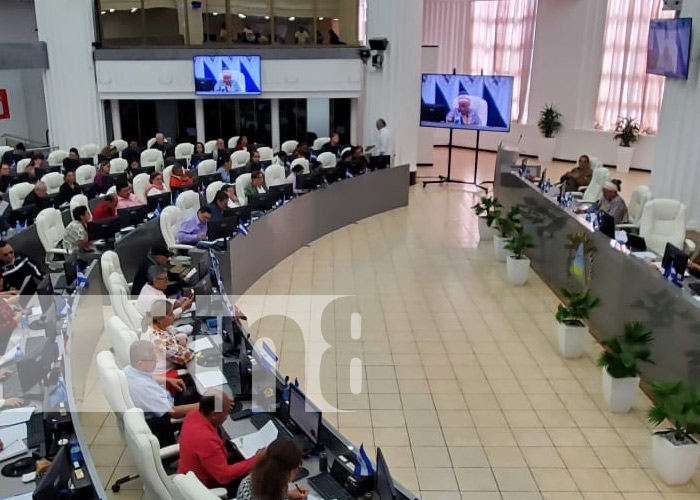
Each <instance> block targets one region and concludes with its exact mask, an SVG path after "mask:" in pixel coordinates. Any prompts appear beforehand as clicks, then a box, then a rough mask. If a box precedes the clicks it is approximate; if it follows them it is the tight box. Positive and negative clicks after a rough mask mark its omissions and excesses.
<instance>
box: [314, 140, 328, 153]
mask: <svg viewBox="0 0 700 500" xmlns="http://www.w3.org/2000/svg"><path fill="white" fill-rule="evenodd" d="M329 142H331V138H330V137H319V138H318V139H316V140H314V143H313V146H312V147H311V149H312V150H314V151H318V150H320V149H321V148H322V147H323V146H325V145H326V144H328V143H329Z"/></svg>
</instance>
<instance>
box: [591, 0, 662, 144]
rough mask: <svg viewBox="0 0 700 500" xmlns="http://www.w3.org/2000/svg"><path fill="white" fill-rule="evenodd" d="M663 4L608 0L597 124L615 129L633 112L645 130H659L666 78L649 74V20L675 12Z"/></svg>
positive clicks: (659, 1)
mask: <svg viewBox="0 0 700 500" xmlns="http://www.w3.org/2000/svg"><path fill="white" fill-rule="evenodd" d="M662 6H663V1H662V0H608V10H607V17H606V23H605V40H604V46H603V66H602V72H601V76H600V86H599V88H598V102H597V104H596V110H595V127H596V128H598V129H601V130H614V129H615V124H616V123H617V121H618V119H620V117H623V116H631V117H633V118H635V119H637V120H638V121H639V123H640V128H641V130H642V132H645V133H655V132H656V130H657V127H658V121H659V112H660V110H661V101H662V99H663V95H664V80H665V78H664V77H662V76H658V75H647V74H646V65H647V45H648V37H649V21H650V20H651V19H654V18H671V17H673V16H674V13H673V12H672V11H662V10H661V9H662Z"/></svg>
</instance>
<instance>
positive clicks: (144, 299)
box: [135, 266, 193, 318]
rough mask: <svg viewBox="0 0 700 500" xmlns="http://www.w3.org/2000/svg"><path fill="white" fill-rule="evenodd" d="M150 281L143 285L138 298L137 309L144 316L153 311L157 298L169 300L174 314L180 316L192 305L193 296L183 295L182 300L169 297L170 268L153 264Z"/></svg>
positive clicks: (148, 277)
mask: <svg viewBox="0 0 700 500" xmlns="http://www.w3.org/2000/svg"><path fill="white" fill-rule="evenodd" d="M147 280H148V283H146V284H145V285H143V287H142V288H141V291H140V292H139V296H138V298H137V299H136V304H135V307H136V310H137V311H138V312H140V313H141V315H142V316H147V315H148V314H150V312H151V308H152V307H153V303H154V302H155V301H157V300H168V301H169V302H170V303H171V304H172V305H173V314H174V315H175V317H176V318H179V317H180V315H181V314H182V312H183V311H186V310H187V309H189V308H190V307H191V306H192V301H193V299H192V298H191V297H183V298H182V299H180V300H174V299H168V297H167V296H166V295H165V290H166V289H167V288H168V270H167V269H166V268H165V267H163V266H151V267H149V268H148V276H147Z"/></svg>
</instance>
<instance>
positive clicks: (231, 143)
mask: <svg viewBox="0 0 700 500" xmlns="http://www.w3.org/2000/svg"><path fill="white" fill-rule="evenodd" d="M240 137H241V136H240V135H234V136H233V137H231V138H229V140H228V147H229V149H233V148H235V147H236V143H237V142H238V139H240Z"/></svg>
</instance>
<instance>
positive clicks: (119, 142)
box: [109, 139, 129, 154]
mask: <svg viewBox="0 0 700 500" xmlns="http://www.w3.org/2000/svg"><path fill="white" fill-rule="evenodd" d="M109 145H110V146H112V147H114V148H116V149H117V153H119V154H121V153H122V151H124V150H125V149H126V148H128V147H129V143H128V142H126V141H125V140H124V139H114V140H113V141H112V142H110V143H109Z"/></svg>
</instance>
